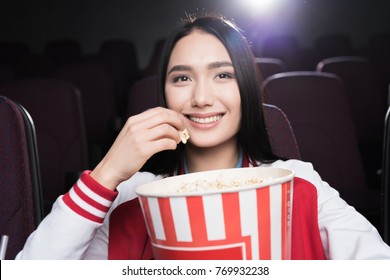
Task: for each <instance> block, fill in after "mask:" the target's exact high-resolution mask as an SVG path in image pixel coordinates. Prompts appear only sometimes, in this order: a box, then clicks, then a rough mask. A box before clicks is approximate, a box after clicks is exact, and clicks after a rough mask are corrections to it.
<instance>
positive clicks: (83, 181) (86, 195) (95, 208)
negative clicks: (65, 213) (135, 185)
mask: <svg viewBox="0 0 390 280" xmlns="http://www.w3.org/2000/svg"><path fill="white" fill-rule="evenodd" d="M90 173H91V171H84V172H83V173H82V174H81V176H80V179H79V180H78V181H77V182H76V183H75V184H74V186H73V188H71V189H70V191H69V192H68V193H66V194H65V195H64V196H63V197H62V200H63V201H64V203H65V204H66V205H67V206H68V207H69V208H70V209H72V210H73V211H74V212H76V213H77V214H79V215H80V216H82V217H84V218H86V219H88V220H91V221H93V222H96V223H103V220H104V218H105V216H106V214H107V212H108V210H109V209H110V206H111V204H112V202H113V201H114V199H115V198H116V196H117V195H118V192H117V191H110V190H109V189H106V188H105V187H103V186H102V185H100V184H99V183H98V182H96V181H95V180H94V179H93V178H92V177H91V176H90V175H89V174H90Z"/></svg>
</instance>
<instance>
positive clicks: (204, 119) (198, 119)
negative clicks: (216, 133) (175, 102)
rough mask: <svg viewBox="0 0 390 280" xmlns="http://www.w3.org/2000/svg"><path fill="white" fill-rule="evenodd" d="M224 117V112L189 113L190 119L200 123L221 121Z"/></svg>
mask: <svg viewBox="0 0 390 280" xmlns="http://www.w3.org/2000/svg"><path fill="white" fill-rule="evenodd" d="M222 117H223V114H218V115H213V116H193V115H188V119H190V120H191V121H193V122H195V123H198V124H212V123H215V122H217V121H219V120H220V119H221V118H222Z"/></svg>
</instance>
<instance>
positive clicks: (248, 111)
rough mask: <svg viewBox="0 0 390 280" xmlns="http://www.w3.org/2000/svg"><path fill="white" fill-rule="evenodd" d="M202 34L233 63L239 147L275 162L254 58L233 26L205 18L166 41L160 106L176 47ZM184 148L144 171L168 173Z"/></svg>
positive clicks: (163, 155) (154, 161)
mask: <svg viewBox="0 0 390 280" xmlns="http://www.w3.org/2000/svg"><path fill="white" fill-rule="evenodd" d="M195 29H196V30H202V31H204V32H207V33H209V34H211V35H214V36H215V37H217V38H218V39H219V40H220V41H221V42H222V44H223V45H224V46H225V48H226V49H227V51H228V53H229V56H230V58H231V60H232V63H233V67H234V71H235V75H236V78H237V83H238V87H239V91H240V96H241V112H242V116H241V124H240V130H239V132H238V137H237V139H238V144H239V145H240V146H241V147H242V149H243V151H244V153H246V154H247V155H248V157H249V158H250V160H257V161H261V162H273V161H275V160H276V159H277V156H275V155H274V154H273V152H272V149H271V145H270V142H269V138H268V134H267V130H266V126H265V121H264V114H263V109H262V97H261V85H260V78H259V77H260V75H259V73H258V68H257V66H256V64H255V58H254V56H253V53H252V50H251V49H250V46H249V44H248V42H247V41H246V39H245V37H244V36H243V35H242V34H241V31H240V30H239V29H238V28H237V27H236V25H235V24H234V23H233V22H231V21H228V20H226V19H224V18H223V17H220V16H215V15H212V16H211V15H207V16H201V17H198V18H196V19H193V18H191V19H187V20H184V21H182V22H181V23H180V24H179V25H178V26H177V27H176V28H175V29H173V30H172V32H171V33H170V34H169V36H168V37H167V38H166V40H165V44H164V47H163V51H162V54H161V60H160V69H159V99H160V101H159V102H160V105H161V106H163V107H167V106H166V102H165V79H166V75H167V67H168V63H169V59H170V55H171V53H172V50H173V48H174V46H175V44H176V43H177V42H178V41H179V40H180V39H181V38H183V37H185V36H187V35H188V34H190V33H191V32H192V31H193V30H195ZM183 149H184V147H183V145H182V144H180V145H179V146H178V148H177V149H176V150H175V151H164V152H161V153H158V154H156V155H154V156H153V157H152V158H151V159H150V160H149V161H148V162H147V163H146V165H145V166H144V167H143V170H147V171H150V172H153V173H156V174H163V173H171V172H173V170H174V169H175V168H177V166H178V164H179V163H180V158H181V154H182V152H183Z"/></svg>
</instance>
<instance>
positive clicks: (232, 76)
mask: <svg viewBox="0 0 390 280" xmlns="http://www.w3.org/2000/svg"><path fill="white" fill-rule="evenodd" d="M217 78H218V79H232V78H234V75H233V74H230V73H221V74H218V75H217Z"/></svg>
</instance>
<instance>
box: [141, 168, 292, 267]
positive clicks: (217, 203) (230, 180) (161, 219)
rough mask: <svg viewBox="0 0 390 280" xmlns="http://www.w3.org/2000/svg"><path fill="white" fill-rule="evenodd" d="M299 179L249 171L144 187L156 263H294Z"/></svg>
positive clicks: (202, 174)
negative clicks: (294, 215) (293, 231)
mask: <svg viewBox="0 0 390 280" xmlns="http://www.w3.org/2000/svg"><path fill="white" fill-rule="evenodd" d="M293 177H294V172H293V171H292V170H289V169H282V168H273V167H248V168H234V169H223V170H215V171H206V172H198V173H191V174H186V175H180V176H174V177H168V178H164V179H162V180H159V181H154V182H151V183H148V184H145V185H143V186H140V187H139V188H137V190H136V192H137V194H138V195H139V199H140V203H141V207H142V211H143V215H144V218H145V221H146V225H147V229H148V234H149V237H150V240H151V243H152V249H153V254H154V257H155V259H181V260H184V259H187V260H188V259H193V260H194V259H207V260H211V259H217V260H225V259H226V260H227V259H232V260H239V259H262V260H270V259H278V260H280V259H290V257H291V213H292V194H293Z"/></svg>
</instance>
